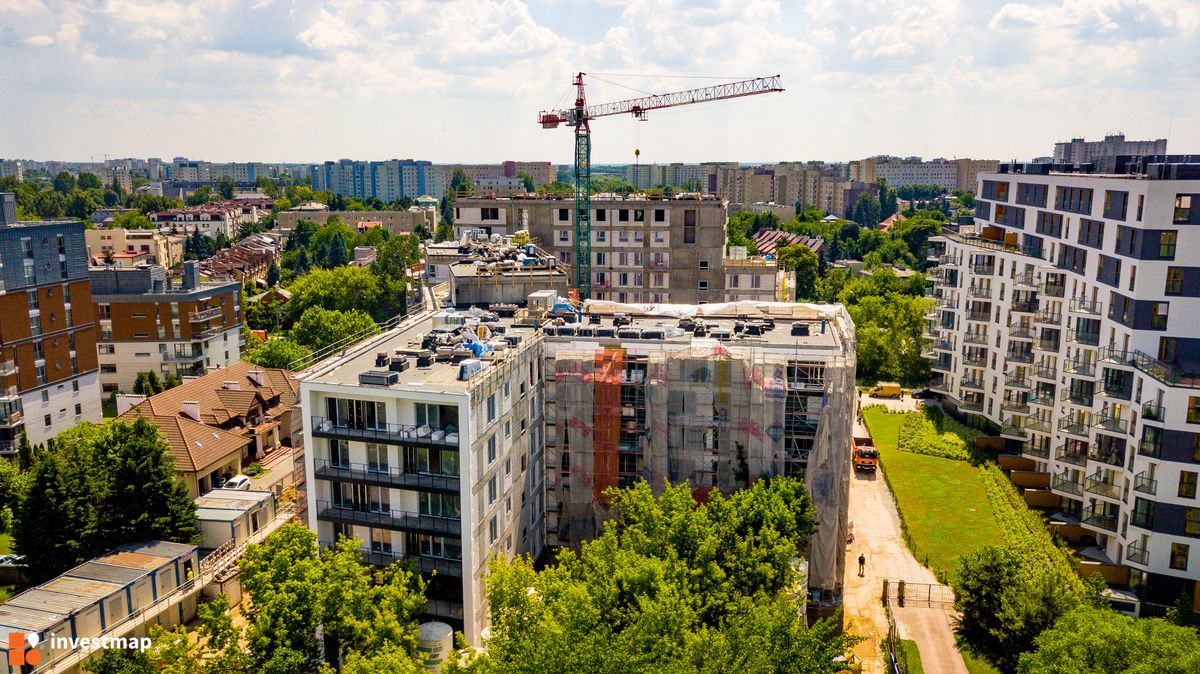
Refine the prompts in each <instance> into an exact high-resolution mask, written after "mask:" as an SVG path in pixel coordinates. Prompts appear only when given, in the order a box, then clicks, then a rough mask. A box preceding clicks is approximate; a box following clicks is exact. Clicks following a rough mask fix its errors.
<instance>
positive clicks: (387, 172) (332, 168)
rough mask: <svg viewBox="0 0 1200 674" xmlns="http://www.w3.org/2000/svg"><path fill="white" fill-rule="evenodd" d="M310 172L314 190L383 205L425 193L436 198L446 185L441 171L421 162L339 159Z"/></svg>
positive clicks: (423, 161) (316, 166) (409, 160)
mask: <svg viewBox="0 0 1200 674" xmlns="http://www.w3.org/2000/svg"><path fill="white" fill-rule="evenodd" d="M310 171H311V185H312V188H313V190H314V191H322V190H328V191H330V192H333V193H334V194H339V195H341V196H344V197H358V198H359V199H380V200H382V201H384V202H385V203H391V202H393V201H396V200H398V199H400V197H408V198H410V199H415V198H416V197H419V196H422V195H426V194H427V195H429V196H432V197H434V198H436V199H440V198H441V197H442V195H443V194H444V193H445V190H446V185H448V184H449V182H448V181H445V180H444V172H443V171H442V170H441V168H440V167H435V166H434V165H433V164H432V163H431V162H428V161H425V160H413V159H388V160H386V161H356V160H353V159H339V160H338V161H336V162H333V161H327V162H325V163H324V164H314V165H312V166H311V167H310Z"/></svg>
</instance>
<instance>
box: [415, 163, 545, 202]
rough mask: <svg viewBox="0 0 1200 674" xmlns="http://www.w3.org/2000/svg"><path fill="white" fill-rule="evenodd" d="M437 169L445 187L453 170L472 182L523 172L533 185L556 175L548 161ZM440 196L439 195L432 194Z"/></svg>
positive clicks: (468, 165) (455, 165) (511, 176)
mask: <svg viewBox="0 0 1200 674" xmlns="http://www.w3.org/2000/svg"><path fill="white" fill-rule="evenodd" d="M437 168H438V169H441V171H442V173H443V180H444V181H445V185H446V186H447V187H449V186H450V182H451V180H452V179H453V178H454V172H455V171H456V170H461V171H462V172H463V173H464V174H466V176H467V177H468V178H470V179H471V180H472V182H478V181H480V180H498V179H501V178H516V177H517V176H518V175H520V174H522V173H524V174H526V175H528V176H529V177H530V178H532V179H533V184H534V186H535V187H540V186H541V185H548V184H550V183H552V182H554V180H555V178H557V177H558V172H557V171H556V170H555V169H554V165H553V164H551V163H550V162H548V161H505V162H501V163H499V164H439V165H438V166H437ZM433 196H439V197H440V196H441V195H433Z"/></svg>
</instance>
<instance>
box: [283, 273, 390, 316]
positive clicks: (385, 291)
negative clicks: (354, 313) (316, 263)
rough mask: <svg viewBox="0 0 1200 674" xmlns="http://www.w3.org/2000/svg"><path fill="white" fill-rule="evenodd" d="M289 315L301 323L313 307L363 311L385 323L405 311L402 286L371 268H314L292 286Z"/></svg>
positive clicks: (290, 288)
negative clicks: (372, 270) (373, 271)
mask: <svg viewBox="0 0 1200 674" xmlns="http://www.w3.org/2000/svg"><path fill="white" fill-rule="evenodd" d="M289 290H291V292H292V299H291V301H290V302H288V313H289V315H290V317H291V318H292V320H293V321H295V320H299V319H300V316H302V315H303V314H304V312H305V311H307V310H308V309H309V308H310V307H314V306H319V307H323V308H325V309H331V310H338V311H351V310H355V309H357V310H361V311H365V312H367V313H369V314H370V315H371V317H372V318H374V319H375V320H376V322H380V323H382V322H383V321H386V320H388V319H390V318H392V317H393V316H395V315H397V314H399V313H402V312H403V311H404V291H403V287H402V285H401V284H400V283H399V282H397V281H392V280H391V279H390V278H388V277H385V276H379V275H377V274H374V273H372V272H371V271H370V270H369V269H365V268H362V267H356V266H353V265H349V266H343V267H337V268H334V269H313V270H312V271H310V272H309V273H308V274H305V275H304V276H301V277H300V278H297V279H296V281H295V282H294V283H292V285H291V286H290V287H289Z"/></svg>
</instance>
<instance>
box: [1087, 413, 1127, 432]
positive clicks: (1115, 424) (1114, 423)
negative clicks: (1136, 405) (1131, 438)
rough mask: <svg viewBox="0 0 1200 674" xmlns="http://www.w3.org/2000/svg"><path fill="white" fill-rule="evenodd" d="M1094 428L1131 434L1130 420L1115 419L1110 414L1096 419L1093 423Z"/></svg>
mask: <svg viewBox="0 0 1200 674" xmlns="http://www.w3.org/2000/svg"><path fill="white" fill-rule="evenodd" d="M1092 426H1093V427H1095V428H1103V429H1104V430H1106V431H1112V432H1113V433H1128V432H1129V420H1128V419H1122V418H1120V417H1114V416H1111V415H1108V414H1103V415H1101V416H1099V417H1096V419H1095V420H1094V421H1093V422H1092Z"/></svg>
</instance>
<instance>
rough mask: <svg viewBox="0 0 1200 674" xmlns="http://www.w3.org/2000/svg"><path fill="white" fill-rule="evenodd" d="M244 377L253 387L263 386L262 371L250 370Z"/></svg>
mask: <svg viewBox="0 0 1200 674" xmlns="http://www.w3.org/2000/svg"><path fill="white" fill-rule="evenodd" d="M246 376H247V377H249V378H250V381H252V382H254V385H255V386H262V385H263V371H262V370H250V371H249V372H247V373H246Z"/></svg>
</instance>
